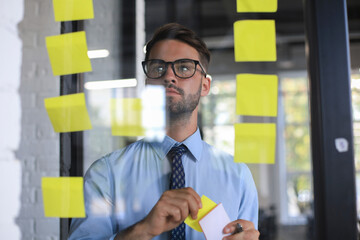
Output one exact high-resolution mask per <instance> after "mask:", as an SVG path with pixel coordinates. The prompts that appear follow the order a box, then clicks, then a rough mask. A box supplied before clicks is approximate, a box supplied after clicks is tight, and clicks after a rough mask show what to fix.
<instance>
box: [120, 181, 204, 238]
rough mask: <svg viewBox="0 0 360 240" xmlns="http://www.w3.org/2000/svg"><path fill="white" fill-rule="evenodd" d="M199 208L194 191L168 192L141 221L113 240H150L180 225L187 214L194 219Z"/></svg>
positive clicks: (197, 197)
mask: <svg viewBox="0 0 360 240" xmlns="http://www.w3.org/2000/svg"><path fill="white" fill-rule="evenodd" d="M200 208H202V205H201V198H200V196H199V194H197V193H196V192H195V191H194V189H192V188H190V187H188V188H182V189H175V190H168V191H166V192H164V193H163V194H162V195H161V197H160V199H159V201H158V202H157V203H156V204H155V206H154V207H153V208H152V209H151V211H150V213H149V214H148V215H147V216H146V217H145V218H144V219H143V220H142V221H140V222H138V223H136V224H134V225H133V226H131V227H130V228H128V229H126V230H124V231H122V232H120V233H118V234H117V236H116V238H115V239H152V238H153V237H155V236H157V235H160V234H161V233H163V232H167V231H170V230H172V229H174V228H175V227H177V226H178V225H180V223H182V222H183V221H184V220H185V218H186V217H187V216H188V215H189V214H190V215H191V217H192V218H193V219H196V218H197V214H198V211H199V209H200Z"/></svg>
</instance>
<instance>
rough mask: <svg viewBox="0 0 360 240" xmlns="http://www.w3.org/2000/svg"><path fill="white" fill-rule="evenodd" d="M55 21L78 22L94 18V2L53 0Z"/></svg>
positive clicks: (89, 0)
mask: <svg viewBox="0 0 360 240" xmlns="http://www.w3.org/2000/svg"><path fill="white" fill-rule="evenodd" d="M53 5H54V14H55V21H56V22H61V21H76V20H82V19H91V18H94V7H93V1H92V0H53Z"/></svg>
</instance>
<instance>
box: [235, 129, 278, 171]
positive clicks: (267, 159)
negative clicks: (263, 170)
mask: <svg viewBox="0 0 360 240" xmlns="http://www.w3.org/2000/svg"><path fill="white" fill-rule="evenodd" d="M275 143H276V125H275V124H274V123H237V124H235V154H234V161H235V162H243V163H267V164H274V163H275Z"/></svg>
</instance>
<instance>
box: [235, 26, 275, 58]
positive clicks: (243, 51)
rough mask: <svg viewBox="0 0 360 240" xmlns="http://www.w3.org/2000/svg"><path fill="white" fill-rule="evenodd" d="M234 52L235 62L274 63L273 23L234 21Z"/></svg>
mask: <svg viewBox="0 0 360 240" xmlns="http://www.w3.org/2000/svg"><path fill="white" fill-rule="evenodd" d="M234 51H235V61H236V62H254V61H255V62H261V61H264V62H268V61H276V33H275V21H274V20H241V21H236V22H235V23H234Z"/></svg>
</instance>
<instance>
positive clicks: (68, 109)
mask: <svg viewBox="0 0 360 240" xmlns="http://www.w3.org/2000/svg"><path fill="white" fill-rule="evenodd" d="M44 102H45V108H46V111H47V113H48V115H49V118H50V121H51V123H52V125H53V127H54V131H55V132H76V131H83V130H88V129H91V128H92V126H91V122H90V118H89V114H88V111H87V109H86V104H85V95H84V93H77V94H70V95H64V96H60V97H53V98H46V99H45V100H44Z"/></svg>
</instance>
